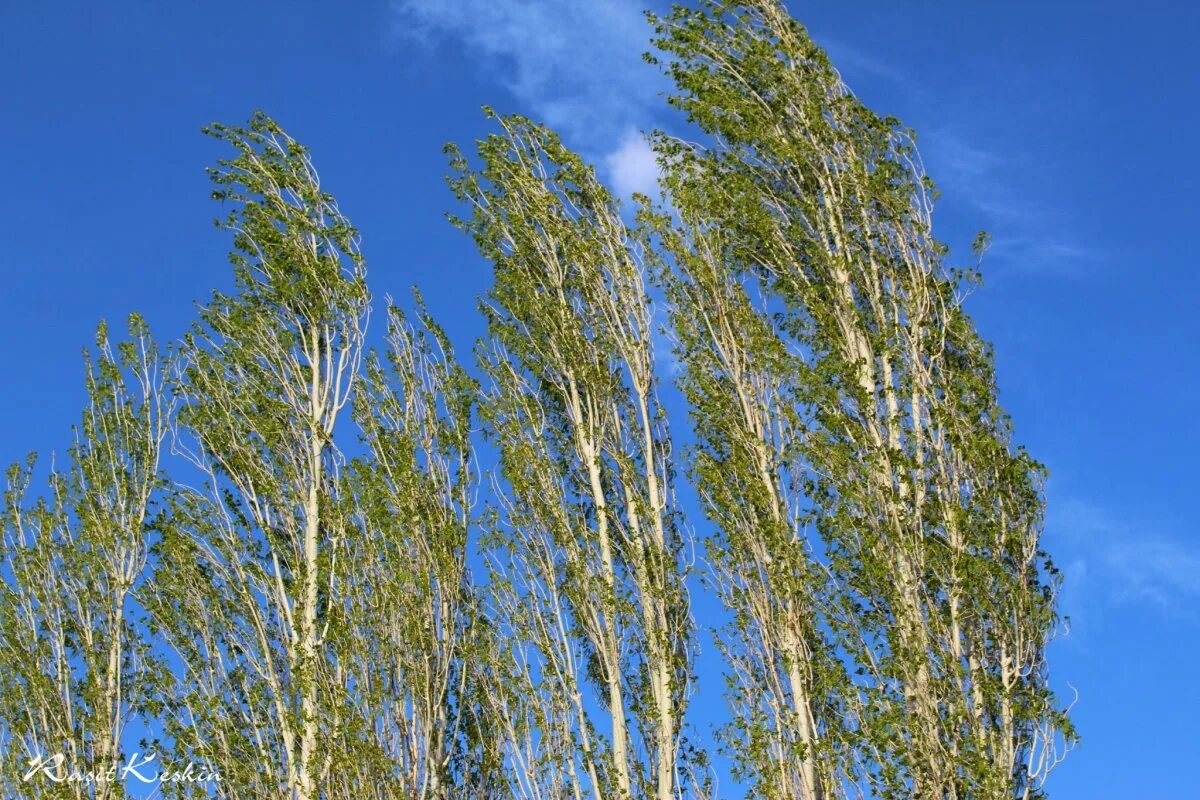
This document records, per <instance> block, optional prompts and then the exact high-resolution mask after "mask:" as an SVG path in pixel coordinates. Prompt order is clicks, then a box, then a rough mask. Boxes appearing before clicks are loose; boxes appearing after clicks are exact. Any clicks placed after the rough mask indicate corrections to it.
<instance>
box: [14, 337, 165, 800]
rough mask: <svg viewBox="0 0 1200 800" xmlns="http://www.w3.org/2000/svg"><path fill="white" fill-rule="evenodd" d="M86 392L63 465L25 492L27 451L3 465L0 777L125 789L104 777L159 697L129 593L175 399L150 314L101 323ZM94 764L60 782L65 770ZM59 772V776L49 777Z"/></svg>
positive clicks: (28, 792) (28, 789)
mask: <svg viewBox="0 0 1200 800" xmlns="http://www.w3.org/2000/svg"><path fill="white" fill-rule="evenodd" d="M85 358H86V359H87V363H88V371H87V397H88V404H87V407H86V409H85V410H84V413H83V417H82V420H81V422H80V424H79V426H78V427H77V428H75V442H74V444H73V445H72V446H71V448H70V450H69V452H68V459H67V461H68V463H67V466H66V468H65V469H63V470H62V471H60V470H59V468H58V466H57V465H52V466H51V473H50V477H49V493H48V495H47V496H45V497H38V498H36V499H33V500H31V499H30V498H29V493H30V491H31V489H30V487H31V482H32V474H33V469H34V466H35V458H34V457H33V456H30V457H29V459H28V460H27V461H26V462H25V463H24V464H22V465H14V466H13V467H12V468H10V469H9V471H8V482H7V487H6V491H5V496H4V538H3V542H2V544H0V547H2V550H0V576H2V579H0V791H2V793H3V795H4V796H5V797H11V798H75V799H76V800H79V799H80V798H93V799H94V800H101V799H103V800H115V799H116V798H123V797H125V796H126V793H125V790H124V787H123V786H122V785H121V783H120V781H119V780H113V779H111V778H110V776H109V773H110V770H112V769H113V768H114V767H118V766H120V764H121V762H123V761H124V757H125V746H126V733H127V731H128V730H129V728H130V724H131V722H132V721H133V720H135V719H138V718H142V719H144V718H145V717H146V716H147V715H148V714H149V712H150V711H151V709H152V708H153V703H154V701H155V700H156V699H157V698H156V694H155V691H154V689H155V670H154V654H153V653H152V652H151V651H150V648H149V645H148V643H147V640H146V638H145V637H144V635H143V629H142V627H141V625H140V622H139V619H138V613H139V607H138V602H137V599H136V594H137V592H138V591H139V590H140V588H141V584H142V568H143V566H144V564H145V562H146V558H147V535H148V530H149V528H150V525H151V516H152V514H153V504H154V501H155V497H156V493H157V491H158V489H159V487H160V484H161V478H160V475H159V455H160V451H161V444H162V441H163V438H164V436H165V434H166V431H167V425H168V419H169V416H170V403H169V401H168V400H167V399H166V398H165V396H164V393H163V389H162V364H161V360H160V357H159V353H158V350H157V348H156V346H155V345H154V343H153V341H152V339H151V337H150V332H149V330H148V329H147V327H146V324H145V322H144V321H143V320H142V319H141V318H140V317H139V316H137V315H133V316H131V317H130V319H129V339H128V340H126V341H124V342H121V343H120V344H117V345H115V346H114V345H113V343H112V342H111V341H110V339H109V335H108V329H107V327H106V326H105V325H103V324H101V326H100V328H99V330H98V331H97V334H96V354H95V358H94V359H93V358H92V357H91V356H89V355H87V354H86V353H85ZM72 774H77V775H89V774H90V775H93V776H99V777H98V779H97V780H93V781H90V782H80V781H75V782H66V779H67V778H68V777H69V776H70V775H72ZM55 778H57V779H58V780H55Z"/></svg>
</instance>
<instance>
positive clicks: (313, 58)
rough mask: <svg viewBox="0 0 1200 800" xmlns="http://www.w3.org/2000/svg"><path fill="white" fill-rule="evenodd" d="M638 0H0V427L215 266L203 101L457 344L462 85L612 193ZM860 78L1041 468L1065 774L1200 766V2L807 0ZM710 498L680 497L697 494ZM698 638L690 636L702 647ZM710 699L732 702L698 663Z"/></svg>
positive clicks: (1112, 786) (166, 326) (1139, 783)
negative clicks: (305, 162) (273, 147)
mask: <svg viewBox="0 0 1200 800" xmlns="http://www.w3.org/2000/svg"><path fill="white" fill-rule="evenodd" d="M640 5H641V0H521V1H520V2H518V1H517V0H403V1H402V2H397V3H391V4H389V3H386V2H362V3H357V4H342V5H335V4H325V3H316V2H302V3H296V4H284V3H269V2H262V3H246V2H238V3H232V2H209V3H203V4H201V3H147V2H123V3H122V2H117V3H106V4H84V3H59V4H54V6H53V8H51V7H50V6H48V5H45V4H36V3H5V4H3V5H2V6H0V26H2V27H3V30H4V31H5V36H4V41H5V44H4V47H3V48H0V65H2V69H0V88H2V91H0V97H3V106H4V112H3V118H2V122H3V124H0V152H3V153H4V154H5V159H4V166H3V172H2V173H0V174H3V177H4V179H5V180H4V191H3V195H2V199H0V244H2V245H3V250H2V252H3V258H4V267H3V274H4V287H3V289H0V361H2V362H3V364H4V372H3V374H4V379H3V387H4V391H3V392H2V393H0V442H3V452H2V453H0V457H2V459H3V460H4V461H5V462H8V461H12V460H15V459H17V458H19V457H20V456H22V455H23V454H24V453H25V452H27V451H29V450H34V449H36V450H40V451H43V452H48V451H51V450H58V451H60V452H61V451H62V450H63V449H65V446H66V445H67V443H68V441H69V433H68V426H69V424H70V423H71V422H72V421H73V420H75V419H76V417H77V415H78V410H79V408H80V406H81V403H82V399H83V388H82V371H81V362H80V357H79V352H80V349H81V347H82V346H83V345H85V344H87V343H88V342H89V341H90V340H91V337H92V333H93V331H94V328H95V324H96V322H97V320H99V319H100V318H107V319H109V320H112V321H114V322H116V321H118V320H120V319H122V318H123V317H124V316H125V315H126V314H127V313H128V312H129V311H131V310H134V309H137V310H140V311H141V312H143V313H144V314H145V316H146V317H147V318H148V320H149V322H150V323H151V325H152V327H153V328H154V330H155V331H156V333H157V334H158V335H159V336H160V338H163V339H170V338H174V337H176V336H178V335H179V334H180V333H181V332H182V331H183V329H184V327H185V326H186V325H187V324H188V323H189V322H190V320H191V319H192V317H193V305H192V304H193V301H194V300H196V299H201V298H204V297H205V296H207V294H208V293H209V292H210V291H211V290H212V289H213V288H214V287H217V286H227V285H228V284H229V281H230V276H229V269H228V266H227V264H226V261H225V255H224V254H225V251H226V249H227V240H226V237H225V236H224V235H223V234H221V233H219V232H218V231H216V230H214V228H213V227H212V226H211V225H210V224H209V221H210V220H211V219H212V217H213V216H214V215H215V213H216V208H215V207H214V205H213V204H212V202H211V201H210V200H209V199H208V186H207V181H206V178H205V175H204V170H203V168H204V166H205V165H206V164H208V163H210V162H211V161H212V160H213V159H214V158H216V157H218V156H219V155H220V154H221V153H220V149H219V148H218V147H217V146H216V145H215V144H214V143H212V142H210V141H208V140H206V139H205V138H204V137H202V136H201V135H200V134H199V128H200V126H201V125H203V124H205V123H207V122H210V121H213V120H220V121H226V122H237V121H240V120H244V119H245V118H246V117H248V115H249V114H250V112H251V110H252V109H254V108H263V109H265V110H266V111H268V112H269V113H270V114H272V115H274V116H275V117H276V118H277V119H279V120H280V121H281V122H282V123H283V124H284V125H285V126H286V127H287V128H288V130H289V131H290V132H292V133H293V134H294V135H295V136H297V138H299V139H300V140H301V141H304V142H305V143H307V144H308V145H309V146H310V147H311V148H312V150H313V152H314V155H315V159H316V162H317V165H318V167H319V168H320V170H321V173H322V176H323V179H324V182H325V183H326V185H327V186H329V187H330V188H331V189H332V190H333V191H334V192H335V193H336V194H337V195H338V197H339V199H340V201H341V205H342V208H343V209H344V210H345V211H346V212H347V213H348V214H349V215H350V217H351V218H352V219H353V220H354V222H355V223H356V224H357V226H358V227H359V228H360V229H361V230H362V232H363V235H364V241H365V252H366V254H367V258H368V265H369V270H370V273H371V283H372V287H373V290H374V291H375V293H376V295H377V296H380V297H382V296H383V295H384V294H389V293H390V294H392V295H395V296H397V297H404V296H405V295H406V292H407V287H408V286H410V285H411V284H413V283H419V284H420V285H421V287H422V289H423V291H424V293H425V295H426V297H427V299H428V301H429V304H430V306H431V308H432V310H433V311H434V313H435V314H436V315H437V316H438V317H439V318H440V319H441V320H443V321H444V322H445V323H446V325H447V327H448V328H449V329H450V331H451V333H452V335H453V337H454V339H455V341H456V342H457V343H458V344H459V346H460V348H461V349H462V350H464V351H465V350H467V349H468V348H469V346H470V343H471V341H472V340H473V339H474V338H475V337H476V336H478V335H480V333H481V332H482V331H481V323H480V321H479V319H478V317H477V315H476V314H475V313H474V300H473V298H474V296H475V295H477V294H479V293H480V292H482V291H483V290H484V289H485V287H486V285H487V281H488V268H487V265H486V264H485V263H483V262H482V261H481V260H480V258H479V257H478V255H477V254H476V253H475V251H474V248H473V246H472V245H471V243H470V242H469V241H467V240H466V239H465V238H464V237H462V236H461V235H459V234H458V233H457V232H455V231H453V230H452V229H451V228H450V226H449V225H448V224H447V223H446V222H445V221H444V219H443V217H442V214H443V212H444V211H445V210H447V209H449V208H450V207H451V198H450V196H449V193H448V191H447V190H446V188H445V186H444V184H443V182H442V176H443V174H444V172H445V162H444V159H443V157H442V155H441V147H442V145H443V144H444V143H446V142H448V141H451V140H454V141H458V142H463V143H466V142H469V141H470V140H472V139H474V138H476V137H478V136H480V135H481V134H482V133H483V132H485V130H486V126H485V123H484V120H483V119H482V116H481V115H480V114H479V112H478V107H479V106H480V105H481V104H483V103H489V104H492V105H494V106H496V107H497V109H498V110H500V111H521V112H524V113H527V114H530V115H532V116H535V117H538V118H540V119H543V120H546V121H548V122H550V123H551V124H553V125H555V126H556V127H558V128H559V129H560V130H561V131H562V132H563V134H564V135H565V137H566V139H567V141H568V143H569V144H571V145H573V146H575V147H576V148H578V149H579V150H581V151H582V152H583V153H584V154H585V155H586V156H588V157H589V158H591V159H593V160H594V161H595V162H596V163H597V164H598V165H599V166H600V168H601V171H602V173H603V175H604V176H605V177H606V179H608V180H609V181H610V182H611V183H612V184H613V185H614V186H615V187H617V189H618V190H619V191H621V192H623V193H626V192H628V191H631V190H633V189H637V188H644V187H646V186H647V185H648V182H650V181H652V180H653V166H652V163H651V162H650V161H649V160H648V159H647V157H646V153H645V150H644V148H643V147H642V146H641V145H640V144H639V141H638V139H637V137H636V131H637V130H638V129H644V128H649V127H654V126H665V127H668V128H670V127H672V126H676V127H677V126H678V125H679V120H678V119H677V118H675V117H673V116H672V115H671V114H670V113H669V112H666V111H665V110H664V109H663V107H662V104H661V103H660V101H659V99H658V93H659V92H660V91H662V90H663V89H664V84H663V82H662V80H661V78H660V77H659V76H657V75H656V73H655V72H654V70H653V69H652V68H650V67H648V66H645V65H644V64H642V62H641V59H640V53H641V51H642V50H643V49H644V47H645V38H646V35H647V30H646V29H645V27H644V26H643V24H642V22H641V18H640V16H639V7H640ZM792 10H793V12H794V13H795V14H796V15H797V16H798V17H800V19H801V20H803V21H804V22H805V23H806V24H807V25H808V26H809V27H810V29H811V30H812V32H813V33H814V35H815V37H816V38H817V40H818V41H819V42H821V43H823V44H824V45H825V46H827V47H828V48H829V50H830V52H831V55H832V56H833V59H834V62H835V63H836V64H837V65H839V67H840V68H841V70H842V72H843V75H844V76H845V78H846V79H847V81H848V82H849V83H850V85H851V86H852V87H853V88H854V89H855V90H856V91H857V92H858V93H859V94H860V95H861V96H862V97H864V98H865V100H866V101H867V102H868V103H869V104H870V105H871V106H872V107H874V108H875V109H876V110H878V111H881V112H885V113H890V114H895V115H897V116H899V117H900V118H901V119H903V120H904V121H905V122H906V123H907V124H909V125H910V126H912V127H914V128H915V129H916V130H917V131H918V133H919V136H920V141H921V144H922V151H923V154H924V157H925V160H926V163H927V166H928V168H929V171H930V173H931V174H932V176H933V177H934V178H935V179H936V180H937V181H938V183H939V184H940V186H941V187H942V190H943V199H942V201H941V203H940V205H939V207H938V212H937V215H936V225H937V227H938V233H939V236H940V237H941V238H943V239H944V240H946V241H948V242H949V243H950V244H951V245H952V247H953V248H954V252H955V253H958V254H960V255H961V256H962V257H963V259H964V260H965V259H966V257H967V254H968V247H967V244H968V242H969V241H970V239H971V237H972V235H973V234H974V232H975V231H976V230H978V229H980V228H983V229H986V230H988V231H989V232H991V233H992V234H993V237H994V246H993V248H992V251H991V253H990V254H989V255H988V257H987V260H986V262H985V276H986V278H987V283H986V286H985V287H984V288H983V289H981V290H980V291H978V292H977V293H976V294H975V295H974V297H973V298H972V299H971V300H970V309H971V311H972V313H973V314H974V315H975V317H976V319H977V320H978V322H979V325H980V327H981V329H982V330H983V332H984V334H985V335H986V336H987V337H988V338H989V339H991V340H992V341H993V342H995V344H996V348H997V362H998V368H999V379H1000V383H1001V387H1002V392H1003V399H1004V402H1005V404H1006V406H1007V407H1008V409H1009V410H1010V411H1011V413H1012V414H1013V416H1014V417H1015V420H1016V424H1017V431H1018V438H1019V439H1020V441H1021V442H1023V443H1024V444H1026V445H1027V446H1028V447H1029V449H1030V450H1031V451H1032V452H1033V453H1034V454H1035V455H1036V456H1037V457H1039V458H1040V459H1041V460H1043V461H1044V462H1045V463H1046V464H1047V465H1048V466H1049V468H1050V469H1051V472H1052V475H1053V477H1052V479H1051V483H1050V486H1049V500H1050V507H1049V523H1048V530H1047V536H1046V540H1047V543H1048V544H1049V546H1050V547H1051V549H1052V551H1053V552H1054V554H1055V557H1056V558H1057V560H1058V563H1059V565H1060V566H1061V567H1062V568H1063V569H1064V570H1065V572H1066V576H1067V578H1066V586H1065V590H1064V595H1063V608H1064V611H1065V612H1066V613H1068V614H1069V615H1070V616H1071V618H1072V625H1071V630H1070V633H1069V635H1067V636H1065V637H1064V638H1062V639H1060V640H1059V641H1057V642H1056V643H1055V644H1054V645H1053V648H1052V667H1053V671H1054V674H1055V680H1056V685H1057V686H1058V687H1059V688H1060V690H1061V691H1062V692H1063V693H1064V694H1065V695H1067V696H1068V697H1069V696H1071V695H1072V692H1071V690H1070V689H1069V688H1068V682H1069V684H1070V686H1073V687H1074V688H1075V689H1076V690H1078V693H1079V700H1078V703H1077V705H1076V707H1075V712H1074V717H1075V719H1076V722H1077V724H1078V726H1079V727H1080V729H1081V731H1082V734H1083V736H1084V742H1083V744H1082V746H1081V747H1080V748H1079V749H1078V750H1077V751H1076V752H1074V753H1073V754H1072V755H1071V757H1070V758H1069V759H1068V761H1067V763H1066V764H1065V765H1064V766H1063V767H1061V768H1060V770H1059V772H1058V773H1056V775H1055V776H1054V778H1053V779H1052V783H1051V787H1052V789H1053V792H1052V794H1053V796H1054V797H1056V798H1062V799H1064V800H1066V799H1068V798H1069V799H1078V800H1091V799H1092V798H1097V797H1114V798H1115V797H1122V798H1124V797H1130V798H1152V797H1171V798H1174V797H1191V796H1197V795H1200V791H1198V790H1197V789H1196V788H1195V786H1194V784H1193V782H1192V780H1191V779H1189V778H1188V777H1187V776H1186V775H1184V774H1183V773H1184V770H1183V769H1182V766H1183V765H1184V764H1186V763H1190V762H1191V761H1192V760H1193V752H1192V751H1193V746H1194V743H1195V742H1196V741H1197V739H1196V736H1195V732H1194V730H1195V729H1194V725H1195V719H1196V718H1197V717H1198V716H1200V691H1198V690H1197V689H1196V687H1197V686H1200V667H1198V666H1197V656H1200V638H1198V634H1200V613H1198V611H1197V609H1198V608H1200V604H1198V603H1197V601H1198V600H1200V539H1198V537H1197V531H1196V528H1197V525H1196V522H1195V521H1194V519H1193V518H1192V517H1191V514H1190V513H1189V511H1188V509H1189V508H1190V504H1191V502H1192V501H1193V499H1194V497H1195V495H1196V493H1197V489H1200V479H1198V477H1197V474H1198V473H1197V470H1196V469H1195V467H1194V462H1195V453H1196V452H1197V450H1198V447H1200V425H1198V424H1197V423H1196V421H1195V419H1196V415H1195V413H1194V410H1193V406H1194V403H1195V397H1196V394H1197V389H1198V388H1200V385H1198V384H1200V378H1198V377H1197V375H1198V370H1197V368H1198V367H1200V364H1198V360H1200V348H1197V347H1196V344H1195V343H1196V342H1197V341H1200V335H1198V334H1200V321H1198V320H1200V315H1197V314H1196V313H1195V308H1196V305H1197V298H1198V297H1200V286H1197V282H1198V278H1197V275H1198V274H1200V272H1198V271H1197V270H1196V268H1195V265H1194V264H1195V260H1196V256H1197V252H1196V251H1197V247H1196V244H1195V241H1196V240H1195V237H1194V235H1193V234H1192V230H1193V227H1194V224H1195V219H1196V215H1197V211H1198V210H1200V200H1198V199H1197V196H1196V194H1195V192H1194V186H1195V185H1196V183H1197V179H1198V178H1200V159H1197V158H1195V156H1194V153H1193V151H1192V150H1191V147H1192V146H1194V143H1195V142H1196V140H1197V137H1198V134H1197V130H1200V128H1198V125H1197V123H1198V122H1200V120H1198V119H1197V116H1198V113H1197V109H1198V108H1200V103H1198V101H1200V77H1198V76H1200V55H1198V54H1197V50H1196V48H1195V46H1194V32H1195V31H1196V30H1200V7H1196V6H1194V5H1192V4H1190V3H1183V2H1176V3H1169V2H1155V1H1154V0H1147V1H1146V2H1141V3H1137V4H1128V3H1120V4H1118V3H1113V2H1104V1H1103V0H1101V1H1100V2H1089V3H1083V2H1057V3H1041V2H1029V1H1028V0H1014V2H1009V3H1003V4H999V3H997V4H983V3H925V2H915V1H914V0H900V1H899V2H888V3H884V2H882V1H881V0H876V2H869V3H868V2H862V1H861V0H856V1H851V2H843V3H832V2H824V3H801V2H794V3H793V4H792ZM694 524H695V525H696V527H697V528H698V529H700V530H703V529H704V525H703V522H702V521H701V520H698V519H697V520H694ZM709 649H711V648H709ZM701 677H702V679H704V680H706V681H707V684H708V688H707V689H705V690H704V691H703V692H702V694H701V695H700V696H699V697H698V698H697V700H696V712H697V713H696V715H695V716H696V719H695V720H694V721H695V722H697V723H698V724H699V725H701V726H702V725H703V724H704V723H705V721H706V720H709V719H717V718H719V716H720V713H721V709H720V699H719V696H718V694H717V692H716V691H714V689H715V688H716V686H715V681H714V680H713V679H714V678H715V675H714V674H713V673H712V661H711V660H705V661H704V662H703V663H702V675H701Z"/></svg>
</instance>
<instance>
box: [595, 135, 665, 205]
mask: <svg viewBox="0 0 1200 800" xmlns="http://www.w3.org/2000/svg"><path fill="white" fill-rule="evenodd" d="M604 164H605V166H606V167H607V168H608V174H609V179H610V180H611V182H612V186H613V189H614V190H615V191H616V193H617V195H618V196H620V197H623V198H627V197H630V196H631V195H633V194H634V193H635V192H638V193H640V194H644V195H647V196H649V197H656V196H657V194H658V179H659V177H660V172H659V169H658V161H657V160H656V159H655V156H654V150H653V149H651V147H650V143H649V142H647V141H646V137H645V136H642V135H641V134H640V133H638V132H637V131H629V132H628V133H626V134H625V138H623V139H622V140H621V144H620V145H619V146H618V147H617V149H616V150H614V151H613V152H611V153H609V154H608V155H607V156H605V157H604Z"/></svg>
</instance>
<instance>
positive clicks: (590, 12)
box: [392, 0, 666, 190]
mask: <svg viewBox="0 0 1200 800" xmlns="http://www.w3.org/2000/svg"><path fill="white" fill-rule="evenodd" d="M643 8H644V2H641V0H593V1H592V2H586V3H583V2H562V0H395V2H394V3H393V5H392V11H393V19H394V24H395V27H396V31H397V33H398V34H399V35H402V36H407V37H411V38H415V39H417V40H424V41H429V40H431V39H436V38H438V37H449V38H450V39H452V40H454V41H457V42H458V43H459V44H460V45H461V46H463V47H464V48H465V49H466V50H467V51H468V52H469V53H470V54H471V57H472V58H473V59H474V60H475V62H476V63H477V66H478V68H479V69H480V70H486V71H487V72H488V73H490V74H493V75H496V76H497V78H498V81H499V82H500V83H501V85H503V86H504V88H506V89H507V90H508V91H509V92H510V93H511V94H512V96H513V98H514V99H515V100H516V101H517V102H518V103H519V104H520V106H521V107H520V108H517V109H513V110H518V111H521V112H523V113H526V114H529V115H530V116H533V117H536V118H537V119H538V120H539V121H542V122H545V123H546V124H548V125H550V126H552V127H553V128H555V129H556V130H558V131H560V132H561V133H563V134H564V135H565V136H566V137H567V139H568V141H569V142H570V143H572V144H573V145H574V146H575V147H577V148H579V149H581V150H583V151H584V152H585V153H587V154H588V155H589V156H591V157H592V158H603V157H604V156H605V155H607V156H608V159H606V163H607V164H608V166H609V169H610V178H611V179H612V180H613V181H614V182H615V181H620V182H622V185H623V186H625V187H627V188H628V187H634V188H637V189H639V190H644V188H645V180H644V179H645V177H646V175H647V166H646V164H645V162H644V159H643V156H642V154H641V151H640V150H639V149H638V146H637V145H636V144H632V143H631V142H632V139H631V138H630V136H629V131H630V130H636V129H640V128H648V127H652V125H653V123H654V114H655V113H656V109H657V108H658V107H659V106H660V105H661V99H660V98H659V94H660V93H661V92H662V91H663V90H664V89H665V88H666V84H665V80H664V78H663V76H662V75H661V74H660V73H659V71H658V70H657V69H656V68H655V67H653V66H651V65H649V64H647V63H645V62H644V61H643V59H642V54H643V53H644V52H645V51H646V50H647V49H649V39H650V33H651V31H650V27H649V25H648V24H647V22H646V19H645V16H644V14H643Z"/></svg>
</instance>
